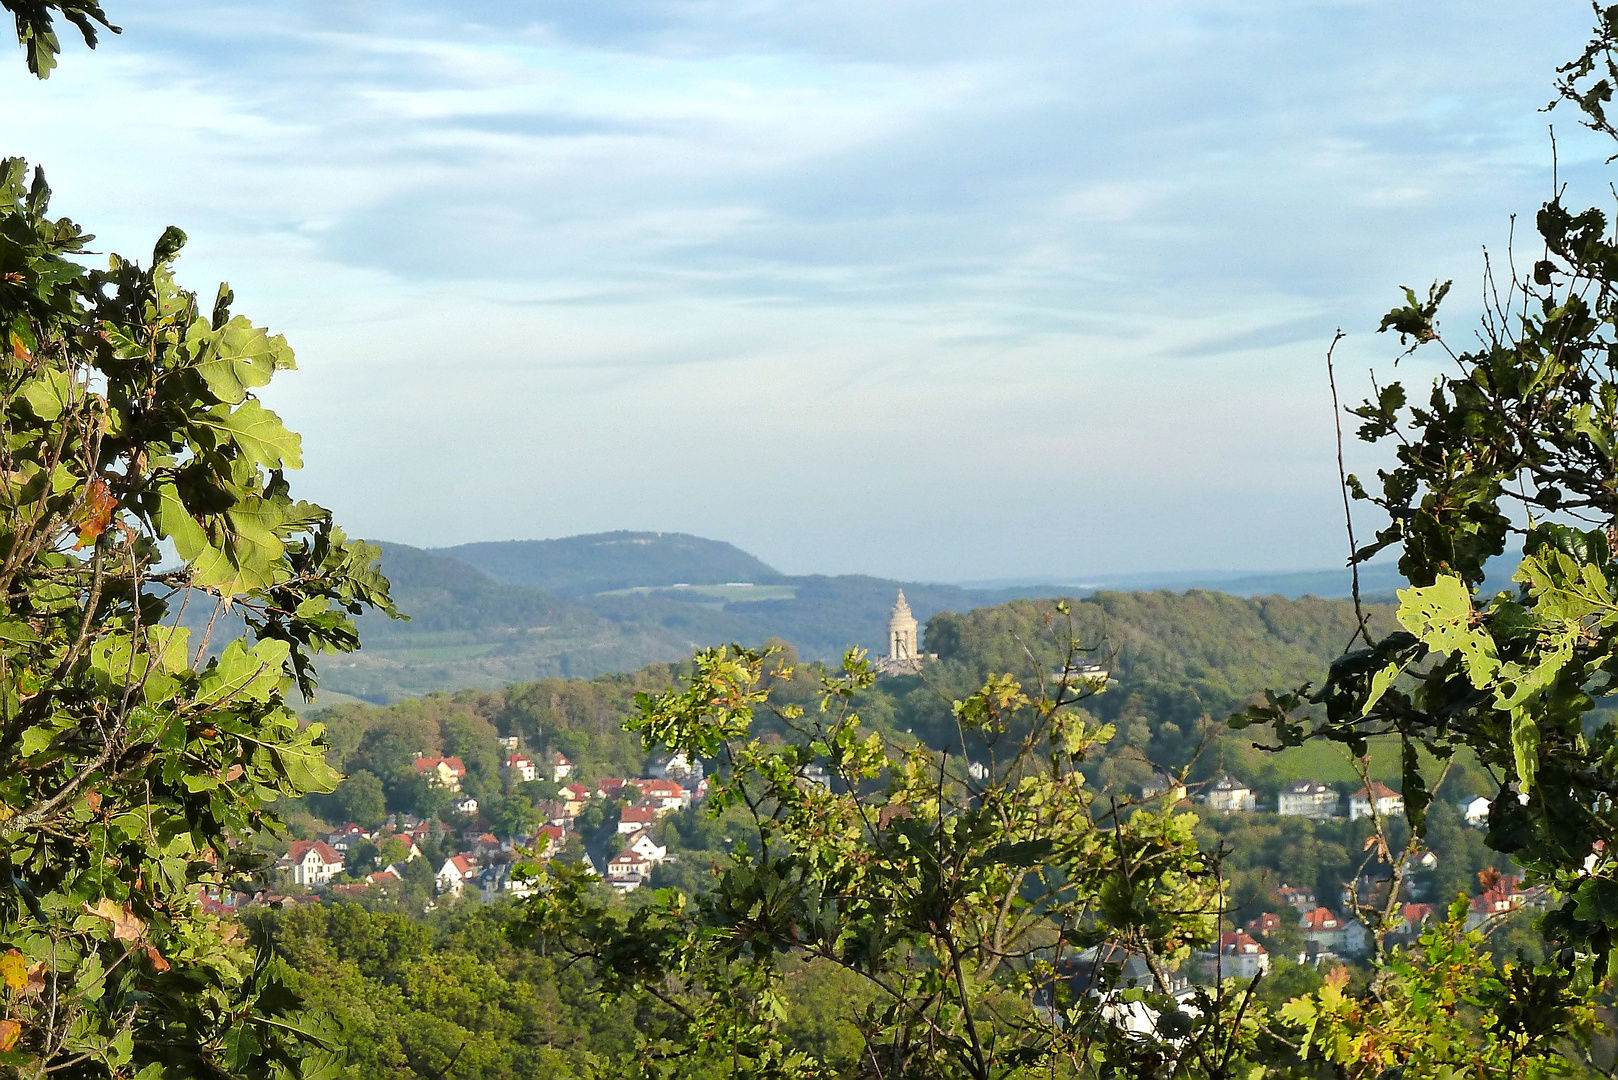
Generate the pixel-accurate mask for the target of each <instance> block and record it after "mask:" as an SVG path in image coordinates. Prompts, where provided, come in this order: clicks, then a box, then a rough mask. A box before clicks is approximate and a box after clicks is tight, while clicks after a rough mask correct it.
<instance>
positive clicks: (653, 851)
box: [624, 829, 669, 863]
mask: <svg viewBox="0 0 1618 1080" xmlns="http://www.w3.org/2000/svg"><path fill="white" fill-rule="evenodd" d="M624 850H625V851H633V852H634V853H635V854H637V855H639V856H641V857H642V858H644V859H648V860H650V861H651V862H653V863H660V862H662V861H663V860H664V859H666V858H668V857H669V849H668V848H666V847H664V846H663V845H662V844H659V843H658V842H657V841H656V840H653V839H652V834H651V833H650V832H649V831H647V830H645V829H642V830H641V831H640V832H638V833H634V834H632V835H631V836H630V837H629V839H628V840H627V841H625V843H624Z"/></svg>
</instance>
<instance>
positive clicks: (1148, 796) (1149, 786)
mask: <svg viewBox="0 0 1618 1080" xmlns="http://www.w3.org/2000/svg"><path fill="white" fill-rule="evenodd" d="M1160 795H1161V796H1167V800H1166V801H1167V802H1169V803H1170V804H1173V803H1180V802H1184V801H1185V784H1183V783H1182V782H1181V781H1180V779H1179V778H1178V777H1176V776H1171V775H1169V774H1168V773H1166V772H1155V773H1153V774H1152V778H1151V779H1150V780H1148V781H1146V782H1145V783H1144V784H1142V785H1141V786H1140V797H1141V798H1142V799H1144V800H1146V801H1147V802H1150V801H1152V800H1153V799H1155V798H1157V797H1158V796H1160Z"/></svg>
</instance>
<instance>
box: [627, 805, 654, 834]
mask: <svg viewBox="0 0 1618 1080" xmlns="http://www.w3.org/2000/svg"><path fill="white" fill-rule="evenodd" d="M657 818H658V814H657V811H656V810H655V809H653V808H652V807H650V806H642V805H641V804H640V803H636V804H635V805H634V806H626V807H624V808H623V810H621V811H619V813H618V831H619V832H621V833H637V832H640V831H641V830H642V829H645V828H647V827H649V826H650V825H651V824H652V823H653V822H655V821H656V820H657Z"/></svg>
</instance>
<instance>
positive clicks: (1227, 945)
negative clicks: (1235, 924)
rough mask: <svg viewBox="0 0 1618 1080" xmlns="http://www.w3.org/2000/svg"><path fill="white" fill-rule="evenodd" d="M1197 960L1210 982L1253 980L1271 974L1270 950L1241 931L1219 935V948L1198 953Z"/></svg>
mask: <svg viewBox="0 0 1618 1080" xmlns="http://www.w3.org/2000/svg"><path fill="white" fill-rule="evenodd" d="M1196 959H1197V961H1198V964H1199V966H1200V967H1201V968H1202V973H1203V975H1204V977H1206V978H1208V979H1209V980H1214V979H1219V980H1223V979H1243V980H1250V979H1252V978H1254V977H1255V976H1257V975H1258V974H1259V973H1260V972H1263V971H1268V970H1270V953H1269V950H1268V949H1266V948H1265V947H1264V946H1263V945H1260V944H1259V943H1258V942H1257V941H1256V940H1255V939H1254V938H1253V937H1252V936H1251V935H1249V934H1247V933H1246V932H1244V931H1241V930H1232V931H1230V932H1229V933H1225V934H1220V935H1219V944H1218V946H1217V947H1216V948H1213V949H1204V950H1200V951H1198V952H1197V954H1196Z"/></svg>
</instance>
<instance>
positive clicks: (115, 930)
mask: <svg viewBox="0 0 1618 1080" xmlns="http://www.w3.org/2000/svg"><path fill="white" fill-rule="evenodd" d="M84 910H85V912H86V913H87V914H90V915H94V916H95V917H96V918H98V919H106V920H107V921H108V922H109V923H111V924H112V936H113V937H114V938H115V939H117V940H118V941H139V940H140V939H141V935H142V934H144V933H145V932H146V923H145V922H144V921H142V920H141V919H140V917H139V916H137V915H136V914H135V913H134V912H133V911H132V910H131V909H130V907H129V905H128V904H125V905H124V906H123V907H119V906H118V904H117V902H116V901H113V900H110V899H108V898H107V897H105V896H103V897H102V898H101V900H100V901H99V902H98V903H97V904H96V906H95V907H91V906H90V905H89V904H85V905H84Z"/></svg>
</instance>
